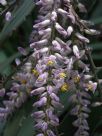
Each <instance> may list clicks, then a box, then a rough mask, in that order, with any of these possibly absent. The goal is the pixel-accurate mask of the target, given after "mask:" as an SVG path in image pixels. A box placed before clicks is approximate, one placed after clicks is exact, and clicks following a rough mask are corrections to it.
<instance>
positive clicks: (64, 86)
mask: <svg viewBox="0 0 102 136" xmlns="http://www.w3.org/2000/svg"><path fill="white" fill-rule="evenodd" d="M68 90H69V85H68V84H66V83H64V84H63V85H62V86H61V91H62V92H66V91H68Z"/></svg>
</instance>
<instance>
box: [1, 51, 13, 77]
mask: <svg viewBox="0 0 102 136" xmlns="http://www.w3.org/2000/svg"><path fill="white" fill-rule="evenodd" d="M7 60H8V58H7V56H6V54H5V52H4V51H2V50H1V51H0V74H1V75H4V74H5V75H9V74H10V71H11V67H10V65H9V64H8V65H7V67H5V69H4V67H2V66H3V65H2V64H3V62H6V61H7Z"/></svg>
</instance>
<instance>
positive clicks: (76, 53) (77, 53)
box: [73, 45, 80, 59]
mask: <svg viewBox="0 0 102 136" xmlns="http://www.w3.org/2000/svg"><path fill="white" fill-rule="evenodd" d="M73 53H74V55H75V56H76V57H77V59H79V58H80V53H79V49H78V47H77V45H74V46H73Z"/></svg>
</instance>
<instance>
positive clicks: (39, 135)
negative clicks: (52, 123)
mask: <svg viewBox="0 0 102 136" xmlns="http://www.w3.org/2000/svg"><path fill="white" fill-rule="evenodd" d="M36 136H44V134H43V133H40V134H38V135H36Z"/></svg>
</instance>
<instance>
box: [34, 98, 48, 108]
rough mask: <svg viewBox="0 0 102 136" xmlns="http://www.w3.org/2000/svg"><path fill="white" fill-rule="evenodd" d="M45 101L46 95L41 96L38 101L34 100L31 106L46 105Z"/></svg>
mask: <svg viewBox="0 0 102 136" xmlns="http://www.w3.org/2000/svg"><path fill="white" fill-rule="evenodd" d="M46 103H47V98H46V97H42V98H41V99H40V100H39V101H37V102H35V103H34V104H33V106H36V107H41V106H44V105H46Z"/></svg>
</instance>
